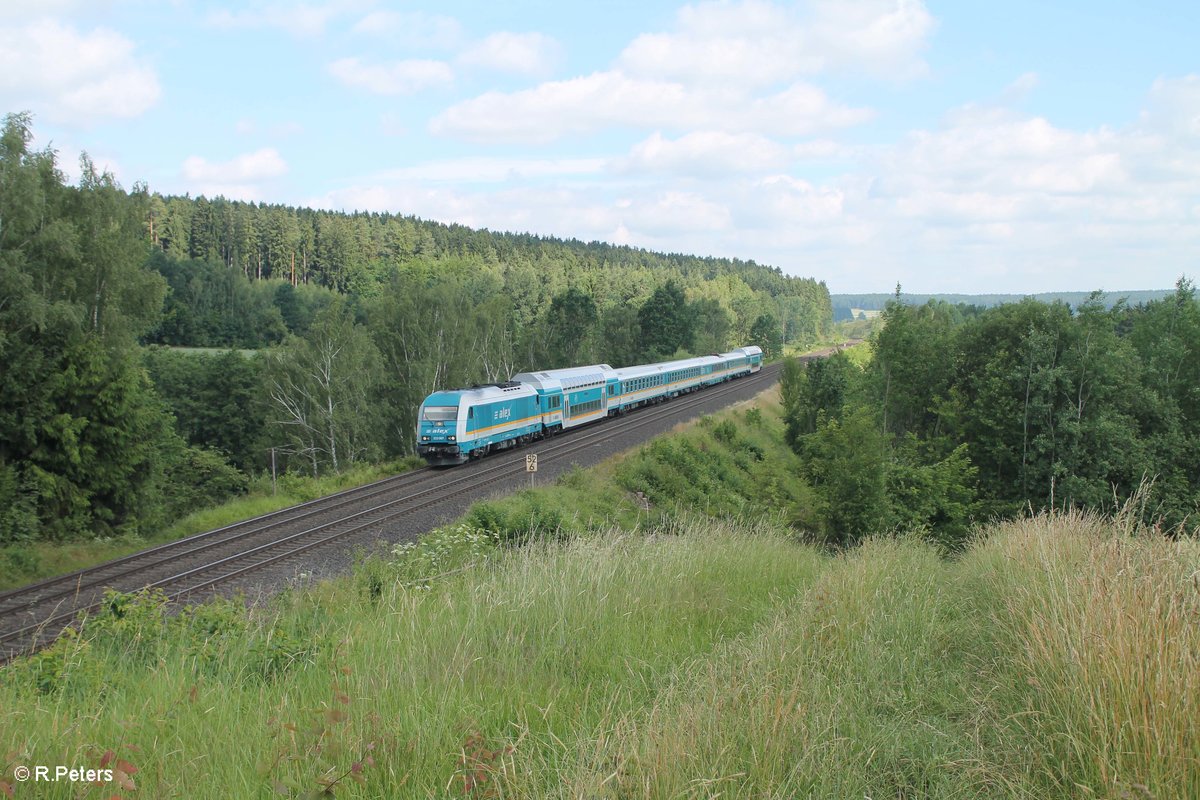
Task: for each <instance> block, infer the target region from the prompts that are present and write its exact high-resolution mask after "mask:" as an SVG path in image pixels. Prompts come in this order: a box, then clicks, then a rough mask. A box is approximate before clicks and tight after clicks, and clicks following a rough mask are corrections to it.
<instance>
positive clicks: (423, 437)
mask: <svg viewBox="0 0 1200 800" xmlns="http://www.w3.org/2000/svg"><path fill="white" fill-rule="evenodd" d="M421 441H422V442H428V441H429V437H428V436H422V437H421Z"/></svg>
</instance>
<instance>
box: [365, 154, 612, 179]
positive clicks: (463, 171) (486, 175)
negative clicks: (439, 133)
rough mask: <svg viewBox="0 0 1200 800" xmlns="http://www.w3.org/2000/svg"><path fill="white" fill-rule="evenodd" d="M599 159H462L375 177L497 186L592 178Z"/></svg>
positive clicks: (599, 168) (600, 162) (598, 168)
mask: <svg viewBox="0 0 1200 800" xmlns="http://www.w3.org/2000/svg"><path fill="white" fill-rule="evenodd" d="M604 165H605V161H604V159H602V158H562V159H550V158H524V159H522V158H486V157H479V158H461V159H457V160H453V161H433V162H429V163H426V164H420V165H417V166H413V167H403V168H401V169H394V170H389V171H387V172H384V173H382V174H380V175H379V176H377V179H379V180H385V181H389V182H390V181H399V182H405V181H422V182H449V183H499V182H504V181H523V180H534V179H539V178H549V177H561V176H566V175H595V174H599V173H600V172H601V171H602V170H603V169H604Z"/></svg>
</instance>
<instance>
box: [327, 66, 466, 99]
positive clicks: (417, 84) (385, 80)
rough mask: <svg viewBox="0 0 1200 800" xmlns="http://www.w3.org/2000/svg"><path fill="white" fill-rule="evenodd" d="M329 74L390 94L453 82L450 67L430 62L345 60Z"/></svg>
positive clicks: (363, 87) (351, 83)
mask: <svg viewBox="0 0 1200 800" xmlns="http://www.w3.org/2000/svg"><path fill="white" fill-rule="evenodd" d="M329 73H330V74H331V75H333V76H334V77H335V78H337V79H338V80H340V81H341V82H342V83H344V84H346V85H347V86H353V87H355V88H359V89H366V90H367V91H369V92H372V93H374V94H388V95H391V94H412V93H414V92H419V91H421V90H422V89H429V88H432V87H434V86H445V85H447V84H450V83H452V82H453V81H454V71H453V70H452V69H451V68H450V65H449V64H447V63H446V62H444V61H432V60H428V59H408V60H406V61H392V62H390V63H386V64H364V63H363V62H362V61H360V60H359V59H357V58H343V59H339V60H337V61H334V62H333V63H331V64H330V65H329Z"/></svg>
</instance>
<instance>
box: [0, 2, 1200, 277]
mask: <svg viewBox="0 0 1200 800" xmlns="http://www.w3.org/2000/svg"><path fill="white" fill-rule="evenodd" d="M1198 42H1200V3H1197V2H1195V0H1182V1H1180V2H1165V0H1142V2H1132V1H1131V2H1110V1H1109V0H1088V1H1087V2H1075V0H1056V1H1055V2H1046V0H1036V1H1034V0H1028V1H1027V0H1007V1H1006V2H1003V3H997V2H994V0H987V2H984V0H953V1H952V2H951V1H949V0H948V1H946V2H935V0H926V2H922V0H860V1H856V0H801V1H800V2H791V3H788V2H768V1H767V0H738V1H735V0H729V1H725V0H718V1H717V2H694V3H678V2H655V0H638V1H637V2H633V1H632V0H609V2H604V3H570V2H561V0H560V1H559V2H547V1H546V0H492V2H487V3H483V2H479V3H468V2H453V0H443V2H385V1H384V0H311V1H310V2H303V3H293V2H275V1H274V0H262V1H261V2H255V1H251V2H242V3H234V2H192V1H191V0H153V1H151V0H0V113H8V112H16V111H30V112H32V114H33V116H34V133H35V146H37V147H39V148H40V147H45V146H50V147H52V148H54V149H55V150H56V151H57V152H58V154H59V158H60V163H61V166H62V168H63V170H64V172H66V173H67V175H68V176H69V177H70V176H75V175H77V174H78V166H77V164H78V158H79V154H80V152H82V151H86V152H87V153H88V154H89V156H90V157H91V158H92V159H93V161H95V162H96V163H97V164H98V165H101V166H102V167H104V168H106V169H108V170H110V171H111V172H112V173H113V174H114V175H115V176H116V177H117V179H118V180H119V181H120V182H121V183H122V185H124V186H125V187H126V188H131V187H132V186H133V185H134V184H135V183H144V184H147V185H148V186H149V187H150V189H151V190H152V191H157V192H161V193H163V194H190V195H192V196H197V195H205V196H208V197H214V196H216V195H223V196H225V197H227V198H231V199H239V200H247V201H254V202H266V203H281V204H287V205H293V206H310V207H316V208H327V209H334V210H345V211H355V210H366V211H381V212H382V211H387V212H392V213H396V214H403V215H415V216H418V217H422V218H425V219H432V220H438V221H441V222H448V223H449V222H455V223H460V224H463V225H468V226H471V227H476V228H488V229H490V230H496V231H516V232H530V233H536V234H542V235H550V236H557V237H564V238H576V239H581V240H584V241H592V240H599V241H606V242H612V243H617V244H628V245H632V246H636V247H644V248H647V249H651V250H656V251H665V252H677V253H690V254H697V255H712V256H723V257H735V258H741V259H753V260H755V261H757V262H759V263H762V264H769V265H771V266H777V267H779V268H781V269H782V270H783V271H784V272H785V273H788V274H792V275H802V276H812V277H816V278H818V279H820V280H823V281H825V282H826V284H827V285H828V286H829V288H830V290H831V291H833V292H890V291H892V290H893V289H894V287H895V286H896V284H897V283H899V284H901V286H902V287H903V289H904V291H906V292H913V293H935V292H962V293H992V292H1013V293H1033V292H1042V291H1071V290H1091V289H1104V290H1107V291H1119V290H1130V289H1161V288H1169V287H1170V286H1172V285H1173V284H1174V283H1175V281H1176V280H1177V279H1178V278H1179V277H1180V276H1183V275H1186V276H1188V277H1191V278H1193V279H1194V278H1195V277H1196V276H1197V274H1200V44H1197V43H1198Z"/></svg>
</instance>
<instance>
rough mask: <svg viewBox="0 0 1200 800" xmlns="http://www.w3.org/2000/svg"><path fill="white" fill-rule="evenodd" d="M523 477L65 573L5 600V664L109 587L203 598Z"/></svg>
mask: <svg viewBox="0 0 1200 800" xmlns="http://www.w3.org/2000/svg"><path fill="white" fill-rule="evenodd" d="M779 369H780V365H779V364H772V365H768V366H766V367H764V368H763V369H762V370H761V371H760V372H759V373H757V374H755V375H751V376H748V377H745V378H741V379H739V380H737V381H733V382H730V383H728V384H721V385H720V386H716V387H711V388H708V389H704V390H702V391H699V392H695V393H692V394H688V395H684V396H682V397H679V398H676V399H674V400H672V401H670V402H667V403H663V404H660V405H656V406H651V407H648V408H644V409H640V410H638V411H637V412H635V413H633V414H630V415H627V416H623V417H618V418H615V419H609V420H605V421H603V422H600V423H599V424H596V425H589V426H586V427H584V428H581V429H578V430H576V431H572V432H568V433H565V434H563V435H561V436H558V437H554V438H551V439H546V440H542V441H540V442H538V443H535V444H532V445H528V446H526V447H524V448H520V451H521V452H533V453H537V454H538V459H539V461H540V462H541V463H543V464H545V463H553V462H556V461H559V460H563V459H569V458H571V457H572V456H574V455H577V454H579V453H581V452H586V451H587V450H588V449H589V448H591V447H593V446H594V445H595V444H596V442H597V441H600V440H604V439H606V438H609V437H611V436H613V435H614V434H615V433H617V432H618V431H620V432H622V433H626V432H629V431H633V430H636V429H638V428H644V427H648V426H650V425H654V424H657V423H661V422H662V421H663V420H664V419H670V418H673V417H677V416H679V415H680V414H681V412H687V411H688V410H689V409H692V408H694V407H696V406H699V405H701V404H708V403H710V401H712V400H714V399H719V398H720V397H722V396H724V395H732V394H735V393H741V392H742V391H743V390H744V389H745V388H747V387H749V386H751V385H756V384H761V385H762V387H763V388H766V387H767V386H769V385H770V384H771V383H773V382H774V380H775V377H776V375H777V373H778V371H779ZM524 471H525V465H524V459H512V458H507V457H506V454H505V453H504V452H501V453H497V454H493V455H491V456H489V457H487V458H485V459H482V460H481V461H478V462H475V463H471V464H467V465H464V466H462V467H458V468H455V469H450V470H435V469H431V468H429V467H425V468H422V469H418V470H415V471H413V472H409V473H404V474H402V475H397V476H394V477H391V478H386V479H384V480H381V481H377V482H375V483H371V484H368V485H365V486H360V487H357V488H354V489H349V490H346V491H344V492H339V493H337V494H334V495H330V496H328V497H323V498H319V499H317V500H312V501H309V502H307V503H302V504H300V505H297V506H292V507H290V508H286V509H281V510H279V511H275V512H271V513H269V514H264V515H262V516H259V517H255V518H253V519H249V520H245V521H242V522H238V523H235V524H233V525H228V526H225V527H223V528H218V529H216V530H212V531H207V532H205V533H200V534H196V535H194V536H189V537H186V538H184V539H179V540H177V541H174V542H168V543H166V544H163V545H159V546H157V547H153V548H150V549H148V550H144V551H141V552H138V553H134V554H132V555H129V556H125V557H123V558H118V559H115V560H113V561H109V562H106V563H104V564H100V565H98V566H95V567H91V568H88V569H83V570H79V571H77V572H74V573H71V574H69V575H64V576H60V577H57V578H51V579H48V580H45V581H41V582H39V583H35V584H32V585H29V586H25V587H22V588H20V589H15V590H11V591H7V592H3V593H0V663H4V662H6V661H9V660H11V659H12V658H14V657H15V656H16V655H19V654H21V653H25V652H29V651H32V650H34V649H36V648H37V647H39V646H45V645H46V644H48V643H50V642H51V641H53V640H54V638H56V637H57V636H58V634H59V633H61V631H62V630H63V629H64V628H65V627H66V626H68V625H70V624H71V623H72V622H75V621H76V620H77V619H78V618H79V616H80V615H81V614H84V613H88V612H92V611H95V610H96V609H98V608H99V607H100V606H101V604H102V603H103V597H104V593H105V592H106V591H107V590H108V589H115V590H118V591H122V592H130V591H136V590H139V589H144V588H152V589H159V590H161V591H163V592H164V594H165V595H166V596H167V598H168V599H169V600H172V601H184V600H198V599H203V597H206V596H208V595H210V594H211V593H213V592H214V591H215V590H216V589H217V587H219V586H221V585H222V584H226V583H229V582H231V581H235V580H237V579H240V578H243V577H245V576H247V575H249V574H251V573H254V572H258V571H261V570H266V569H268V568H276V567H279V566H281V565H287V564H289V563H291V562H298V561H299V559H301V558H303V556H304V555H305V554H306V553H309V552H310V551H312V550H314V549H315V548H319V547H325V546H329V545H331V544H333V543H336V542H345V541H348V540H350V539H352V538H353V537H358V536H363V535H366V534H367V533H369V532H370V531H372V530H379V529H381V528H382V527H383V526H385V525H387V524H388V523H389V522H392V521H394V520H396V519H397V518H400V517H404V516H407V515H410V514H413V513H417V512H420V511H422V510H423V509H427V508H429V507H430V506H434V505H438V504H441V503H444V502H446V501H447V500H452V499H454V498H455V497H458V496H459V495H464V494H468V493H472V492H474V493H477V492H478V491H479V490H480V488H481V487H486V486H489V485H492V484H496V483H498V482H501V481H504V480H505V479H512V478H514V477H515V476H517V475H519V474H523V473H524Z"/></svg>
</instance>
